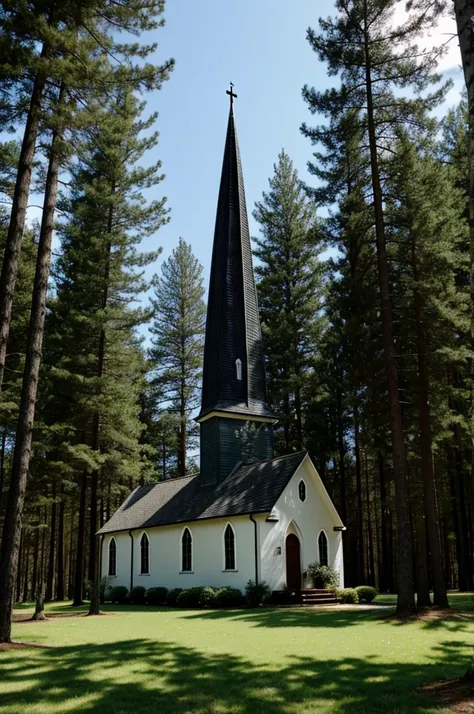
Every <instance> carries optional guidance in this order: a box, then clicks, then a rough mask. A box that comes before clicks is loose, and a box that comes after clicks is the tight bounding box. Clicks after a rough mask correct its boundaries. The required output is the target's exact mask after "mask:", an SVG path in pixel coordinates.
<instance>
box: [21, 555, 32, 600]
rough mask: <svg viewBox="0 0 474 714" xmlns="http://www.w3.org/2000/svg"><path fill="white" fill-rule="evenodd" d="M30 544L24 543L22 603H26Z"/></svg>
mask: <svg viewBox="0 0 474 714" xmlns="http://www.w3.org/2000/svg"><path fill="white" fill-rule="evenodd" d="M29 565H30V544H29V542H28V541H27V543H26V553H25V557H24V572H23V597H22V598H21V599H22V602H28V585H29V575H30V568H29Z"/></svg>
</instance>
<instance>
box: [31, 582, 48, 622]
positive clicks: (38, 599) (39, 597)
mask: <svg viewBox="0 0 474 714" xmlns="http://www.w3.org/2000/svg"><path fill="white" fill-rule="evenodd" d="M31 619H32V620H46V615H45V614H44V583H43V582H42V581H41V582H40V583H39V586H38V590H37V592H36V593H35V611H34V614H33V616H32V618H31Z"/></svg>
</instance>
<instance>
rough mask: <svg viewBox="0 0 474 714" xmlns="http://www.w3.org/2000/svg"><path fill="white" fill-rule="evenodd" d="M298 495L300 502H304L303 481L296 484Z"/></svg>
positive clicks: (304, 487) (304, 490) (304, 489)
mask: <svg viewBox="0 0 474 714" xmlns="http://www.w3.org/2000/svg"><path fill="white" fill-rule="evenodd" d="M298 494H299V497H300V501H306V484H305V482H304V481H300V482H299V484H298Z"/></svg>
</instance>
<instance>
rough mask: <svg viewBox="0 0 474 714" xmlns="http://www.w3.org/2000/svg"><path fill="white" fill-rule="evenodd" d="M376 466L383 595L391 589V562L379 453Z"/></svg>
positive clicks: (381, 456) (382, 470) (381, 465)
mask: <svg viewBox="0 0 474 714" xmlns="http://www.w3.org/2000/svg"><path fill="white" fill-rule="evenodd" d="M378 465H379V482H380V520H381V525H380V528H381V535H382V539H381V540H382V561H381V563H380V568H379V570H380V572H379V579H380V583H379V587H380V591H381V592H383V593H386V592H391V589H392V572H393V564H392V562H391V559H390V556H389V553H390V544H389V533H388V523H387V521H388V518H387V513H388V510H389V506H388V503H387V488H386V483H385V461H384V457H383V454H382V453H380V452H379V455H378Z"/></svg>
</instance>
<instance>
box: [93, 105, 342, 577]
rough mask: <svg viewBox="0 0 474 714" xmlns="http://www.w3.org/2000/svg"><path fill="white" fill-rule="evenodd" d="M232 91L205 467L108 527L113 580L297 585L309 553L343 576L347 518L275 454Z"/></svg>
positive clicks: (311, 478)
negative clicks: (344, 519)
mask: <svg viewBox="0 0 474 714" xmlns="http://www.w3.org/2000/svg"><path fill="white" fill-rule="evenodd" d="M234 96H235V95H233V93H232V91H231V92H230V99H231V105H230V114H229V120H228V125H227V137H226V142H225V150H224V161H223V167H222V176H221V184H220V190H219V198H218V204H217V217H216V226H215V233H214V245H213V252H212V264H211V276H210V285H209V300H208V308H207V323H206V337H205V348H204V367H203V385H202V404H201V411H200V413H199V415H198V417H197V421H198V422H199V424H200V473H199V474H195V475H191V476H187V477H184V478H177V479H171V480H168V481H161V482H159V483H154V484H147V485H145V486H140V487H138V488H136V489H135V490H134V491H133V492H132V493H131V494H130V495H129V496H128V498H127V499H126V500H125V502H124V503H123V504H122V505H121V506H120V508H119V509H118V510H117V511H116V513H114V515H113V516H112V518H111V519H110V520H109V521H108V522H107V523H105V525H104V526H103V527H102V528H101V530H100V531H99V534H100V535H101V572H102V576H103V577H105V578H106V579H107V585H111V586H114V585H125V586H126V587H127V588H128V589H131V588H132V587H133V586H136V585H143V586H144V587H145V588H147V589H148V588H150V587H155V586H164V587H166V588H168V589H171V588H183V589H185V588H188V587H192V586H195V585H211V586H232V587H236V588H239V589H240V590H242V591H244V589H245V585H246V583H247V582H248V581H249V580H253V581H255V582H257V583H259V582H262V581H265V582H266V583H267V584H268V585H269V586H270V588H271V590H272V591H282V590H285V589H286V588H288V589H291V590H300V589H302V588H304V587H306V586H308V587H310V584H309V583H308V582H307V580H306V579H305V578H304V573H305V571H306V568H307V566H308V564H309V563H312V562H315V561H316V562H319V563H321V564H323V565H331V566H332V567H333V568H335V569H336V570H337V571H338V572H339V577H340V587H343V585H344V573H343V553H342V531H343V529H344V526H343V523H342V521H341V519H340V517H339V515H338V513H337V511H336V509H335V507H334V504H333V503H332V501H331V499H330V497H329V495H328V493H327V491H326V489H325V487H324V484H323V482H322V480H321V478H320V477H319V474H318V472H317V470H316V468H315V466H314V464H313V462H312V461H311V458H310V457H309V455H308V453H307V452H304V451H301V452H298V453H292V454H288V455H287V456H280V457H278V458H275V457H274V454H273V425H274V424H275V423H276V421H277V420H278V417H277V415H275V414H274V412H273V411H272V409H271V407H270V405H269V403H268V399H267V389H266V381H265V366H264V356H263V348H262V336H261V329H260V321H259V313H258V302H257V291H256V286H255V278H254V273H253V267H252V252H251V246H250V235H249V228H248V218H247V209H246V205H245V193H244V183H243V174H242V166H241V161H240V151H239V145H238V140H237V133H236V128H235V119H234V109H233V98H234Z"/></svg>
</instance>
